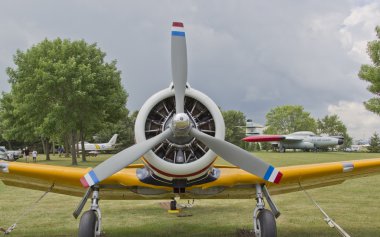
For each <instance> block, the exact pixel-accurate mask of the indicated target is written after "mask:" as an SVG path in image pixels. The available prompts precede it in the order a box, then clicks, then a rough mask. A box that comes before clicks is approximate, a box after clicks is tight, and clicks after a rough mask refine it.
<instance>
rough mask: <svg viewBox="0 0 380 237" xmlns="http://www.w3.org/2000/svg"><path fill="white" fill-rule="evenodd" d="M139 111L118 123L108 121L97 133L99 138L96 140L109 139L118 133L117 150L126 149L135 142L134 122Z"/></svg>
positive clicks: (103, 140)
mask: <svg viewBox="0 0 380 237" xmlns="http://www.w3.org/2000/svg"><path fill="white" fill-rule="evenodd" d="M137 114H138V111H135V112H133V113H131V114H129V115H128V116H125V117H124V118H123V119H121V120H119V122H117V123H108V124H107V126H104V128H103V129H101V130H99V131H98V132H97V133H96V138H97V140H96V141H94V142H105V141H108V140H109V139H110V138H111V136H112V135H113V134H115V133H116V134H118V137H117V142H116V144H117V147H116V151H118V150H122V149H125V148H127V147H130V146H132V145H133V144H135V134H134V124H135V121H136V117H137Z"/></svg>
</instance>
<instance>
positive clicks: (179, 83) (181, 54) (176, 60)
mask: <svg viewBox="0 0 380 237" xmlns="http://www.w3.org/2000/svg"><path fill="white" fill-rule="evenodd" d="M172 77H173V85H174V95H175V109H176V113H177V114H178V113H183V112H184V107H185V106H184V101H185V90H186V82H187V53H186V38H185V30H184V28H183V23H181V22H173V28H172Z"/></svg>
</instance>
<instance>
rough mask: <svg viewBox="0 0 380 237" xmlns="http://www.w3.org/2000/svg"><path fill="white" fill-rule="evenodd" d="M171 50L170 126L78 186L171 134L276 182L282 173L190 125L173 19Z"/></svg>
mask: <svg viewBox="0 0 380 237" xmlns="http://www.w3.org/2000/svg"><path fill="white" fill-rule="evenodd" d="M171 51H172V52H171V55H172V77H173V85H174V96H175V106H176V114H175V115H174V116H173V118H172V123H171V126H170V128H168V129H166V130H165V131H163V132H162V133H160V134H159V135H157V136H155V137H153V138H151V139H148V140H146V141H143V142H141V143H137V144H135V145H133V146H131V147H129V148H127V149H124V150H123V151H121V152H119V153H117V154H116V155H113V156H112V157H110V158H109V159H107V160H106V161H104V162H102V163H100V164H99V165H98V166H96V167H95V168H94V169H92V170H91V171H90V172H88V173H87V174H86V175H85V176H83V177H82V178H81V180H80V181H81V183H82V185H83V186H84V187H89V186H93V185H95V184H97V183H99V182H101V181H102V180H104V179H106V178H108V177H109V176H111V175H113V174H114V173H116V172H118V171H120V170H121V169H123V168H124V167H126V166H128V165H129V164H131V163H133V162H134V161H136V160H137V159H139V158H140V157H141V156H143V155H144V154H145V153H146V152H148V151H149V150H151V149H152V148H153V147H155V146H156V145H157V144H159V143H160V142H162V141H164V140H166V139H168V138H169V137H173V138H174V139H175V138H176V137H190V136H191V137H195V138H197V139H198V140H200V141H201V142H203V143H204V144H205V145H207V146H208V147H209V148H210V149H211V150H213V151H214V152H215V153H216V154H218V155H219V156H221V157H223V159H225V160H227V161H228V162H230V163H232V164H234V165H236V166H239V167H240V168H241V169H243V170H245V171H247V172H249V173H251V174H254V175H257V176H259V177H261V178H263V179H265V180H267V181H269V182H273V183H279V182H280V180H281V177H282V173H281V172H279V171H278V170H276V169H275V168H274V167H273V166H271V165H270V164H268V163H266V162H264V161H262V160H261V159H259V158H257V157H255V156H253V155H252V154H250V153H249V152H247V151H245V150H244V149H242V148H240V147H238V146H235V145H233V144H231V143H229V142H227V141H224V140H222V139H219V138H216V137H212V136H210V135H207V134H205V133H203V132H201V131H199V130H198V129H196V128H193V127H192V124H191V122H190V118H189V117H188V115H187V114H186V113H184V108H185V106H184V100H185V91H186V82H187V55H186V38H185V32H184V29H183V24H182V23H180V22H173V30H172V45H171ZM173 138H172V139H173Z"/></svg>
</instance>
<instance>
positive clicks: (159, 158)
mask: <svg viewBox="0 0 380 237" xmlns="http://www.w3.org/2000/svg"><path fill="white" fill-rule="evenodd" d="M184 112H185V113H186V115H187V116H188V118H189V120H190V126H191V127H193V128H196V129H198V130H200V131H202V132H204V133H206V134H208V135H210V136H214V137H217V138H220V139H224V135H225V125H224V120H223V117H222V114H221V113H220V110H219V108H218V106H217V105H216V104H215V103H214V102H213V101H212V100H211V99H210V98H209V97H208V96H206V95H205V94H203V93H201V92H200V91H197V90H195V89H192V88H190V86H188V85H187V89H186V93H185V109H184ZM175 114H176V111H175V98H174V90H173V86H172V85H171V86H170V87H169V88H167V89H164V90H162V91H159V92H158V93H156V94H154V95H153V96H151V97H150V98H149V99H148V100H147V101H146V102H145V103H144V105H143V106H142V107H141V109H140V111H139V114H138V116H137V118H136V123H135V137H136V142H137V143H139V142H142V141H145V140H147V139H149V138H152V137H154V136H156V135H158V134H160V133H161V132H163V131H164V130H166V129H171V128H170V126H171V124H172V122H173V116H174V115H175ZM215 158H216V154H215V153H214V152H213V151H211V150H210V149H209V148H208V147H207V146H206V145H204V144H203V143H202V142H200V141H198V140H197V139H195V138H193V137H191V136H171V137H169V138H168V139H166V140H165V141H164V142H162V143H160V144H158V145H157V146H155V147H154V148H153V149H152V150H150V151H148V152H147V153H146V154H145V155H144V162H145V163H146V165H147V166H148V167H149V168H150V169H151V170H152V171H153V172H154V173H155V174H156V175H158V176H160V177H162V178H165V179H169V180H171V179H173V178H187V179H188V180H191V179H194V178H197V177H200V176H202V175H203V174H205V173H206V172H208V170H209V168H210V166H211V165H212V163H213V162H214V161H215Z"/></svg>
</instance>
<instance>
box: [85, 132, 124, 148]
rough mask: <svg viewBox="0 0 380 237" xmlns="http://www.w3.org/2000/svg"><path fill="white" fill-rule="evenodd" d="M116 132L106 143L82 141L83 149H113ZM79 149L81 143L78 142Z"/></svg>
mask: <svg viewBox="0 0 380 237" xmlns="http://www.w3.org/2000/svg"><path fill="white" fill-rule="evenodd" d="M116 139H117V134H114V135H113V136H112V137H111V139H110V140H109V141H108V142H107V143H88V142H85V143H84V150H85V151H107V150H113V149H115V144H116ZM78 149H79V151H80V150H81V149H82V145H81V143H78Z"/></svg>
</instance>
